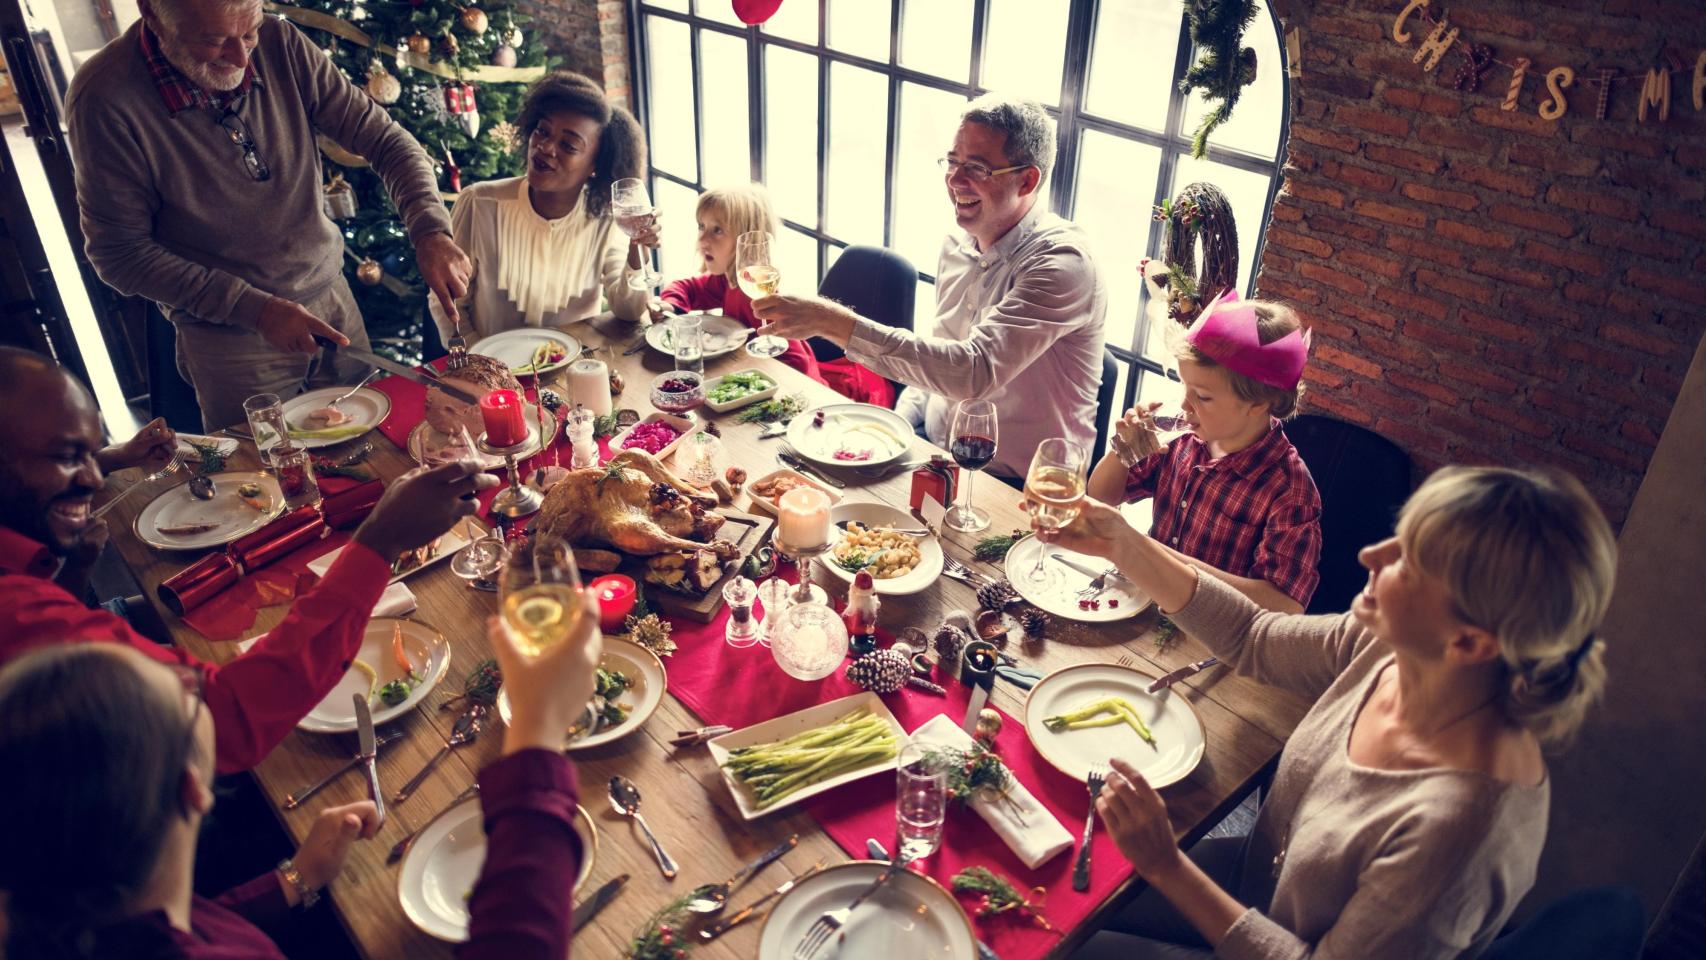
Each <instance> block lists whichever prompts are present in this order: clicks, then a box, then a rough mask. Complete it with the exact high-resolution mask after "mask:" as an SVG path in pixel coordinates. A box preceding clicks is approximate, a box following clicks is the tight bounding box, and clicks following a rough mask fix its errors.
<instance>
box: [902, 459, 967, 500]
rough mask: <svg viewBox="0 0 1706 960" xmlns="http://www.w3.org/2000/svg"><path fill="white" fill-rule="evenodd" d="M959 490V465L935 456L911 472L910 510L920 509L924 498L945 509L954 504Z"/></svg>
mask: <svg viewBox="0 0 1706 960" xmlns="http://www.w3.org/2000/svg"><path fill="white" fill-rule="evenodd" d="M959 489H960V465H959V464H957V463H955V462H954V461H952V460H949V459H948V458H947V457H944V456H942V455H941V454H937V455H935V456H933V457H931V458H930V462H929V463H926V464H925V465H924V466H922V467H919V468H918V469H917V470H914V471H912V509H913V510H919V509H922V508H923V506H924V498H925V496H929V497H930V498H932V499H934V500H935V501H936V502H937V503H940V504H941V505H942V506H944V507H945V506H947V505H948V504H951V503H953V502H954V496H955V494H957V493H958V492H959Z"/></svg>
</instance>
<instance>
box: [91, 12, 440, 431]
mask: <svg viewBox="0 0 1706 960" xmlns="http://www.w3.org/2000/svg"><path fill="white" fill-rule="evenodd" d="M138 7H139V8H140V10H141V12H142V19H141V20H140V21H139V22H138V23H136V24H134V25H133V26H132V27H131V28H130V29H129V30H127V31H126V32H125V33H124V35H123V36H121V37H118V38H117V39H115V40H113V41H112V42H111V43H108V44H107V45H106V46H105V47H104V48H102V49H101V51H100V52H99V53H97V54H95V56H94V57H92V58H90V60H89V62H88V63H86V64H84V66H83V67H82V69H80V70H78V71H77V76H76V79H75V80H74V81H73V82H72V84H71V92H70V95H69V97H68V98H67V101H66V119H67V122H68V125H69V127H70V132H71V152H72V158H73V160H74V161H75V164H76V170H77V202H78V206H79V207H80V208H81V210H82V224H83V233H84V236H85V237H87V239H88V254H89V261H90V262H91V263H92V264H94V267H95V272H96V273H98V274H100V277H101V279H102V280H105V281H106V282H107V283H108V284H109V285H111V286H112V287H113V288H114V289H116V290H118V291H119V292H120V293H124V294H129V295H138V296H144V297H147V298H148V299H150V300H153V301H154V302H156V303H158V304H159V305H160V307H161V309H162V310H163V311H164V312H165V313H166V315H167V317H168V318H170V319H171V321H172V323H173V324H174V325H175V326H176V328H177V337H178V367H179V369H180V370H181V371H182V372H183V373H184V375H185V376H186V377H187V378H188V379H189V381H190V382H191V383H192V384H193V385H194V386H195V390H196V399H197V400H198V401H199V402H200V403H201V410H202V422H203V424H204V426H205V427H207V428H208V429H213V428H216V427H222V426H225V425H228V424H231V423H236V422H240V421H241V420H242V419H243V400H244V398H246V397H248V396H249V395H251V394H256V393H277V394H280V395H281V396H286V397H288V396H290V395H292V394H294V393H296V392H297V390H298V389H299V387H300V385H302V384H303V383H304V381H307V382H308V383H310V384H311V385H319V384H328V383H337V382H345V381H347V382H353V381H354V380H355V379H356V378H358V377H359V376H360V375H361V371H360V369H359V368H357V367H356V365H355V364H354V363H353V362H352V361H349V360H343V361H341V363H342V364H344V369H337V365H338V363H339V362H340V361H339V360H338V359H337V358H336V357H335V356H333V355H323V354H320V353H319V347H318V346H317V345H316V344H315V342H314V339H313V338H314V337H315V336H316V335H318V336H323V337H329V338H331V339H333V340H335V341H337V342H339V343H340V344H344V345H350V344H353V345H355V346H358V347H363V348H365V347H366V346H367V334H366V332H365V330H364V328H363V326H362V321H361V314H360V313H359V311H358V310H357V309H356V304H355V299H354V297H353V296H352V295H351V293H350V289H349V284H348V283H347V282H346V281H345V280H344V276H343V246H344V240H343V235H342V233H341V231H340V230H339V229H338V227H337V225H336V224H334V223H333V222H332V221H331V220H330V219H328V218H327V217H326V215H325V213H324V212H323V210H322V195H323V190H324V187H323V186H322V184H321V179H320V178H321V168H320V153H319V149H318V147H317V146H316V143H315V134H316V133H323V134H325V135H326V136H327V137H328V138H329V139H331V140H333V141H335V142H337V143H339V144H341V145H343V146H344V147H346V148H348V149H350V150H352V151H354V152H355V153H358V154H360V155H361V156H363V157H365V158H367V160H368V162H369V163H371V164H372V165H373V168H374V170H375V171H377V172H378V173H379V175H380V177H381V178H383V180H384V181H385V186H386V189H387V190H388V191H389V192H390V194H391V199H392V201H393V203H394V204H395V205H396V207H397V209H398V211H400V212H401V214H402V217H403V222H404V223H405V224H406V225H407V227H408V233H409V239H410V240H411V241H412V242H413V243H414V246H415V257H416V263H417V265H418V267H419V269H420V273H421V276H422V278H423V279H425V280H426V282H427V285H428V286H429V287H431V288H432V291H433V294H434V295H435V296H437V297H438V299H439V302H440V303H441V304H443V305H444V308H445V310H446V311H447V313H449V314H451V315H454V313H455V310H456V308H455V305H454V303H453V301H454V299H455V298H457V297H460V296H463V295H465V294H466V293H467V285H468V277H469V272H470V270H471V265H470V262H469V260H468V257H467V255H466V254H464V253H463V252H462V251H461V250H460V249H458V248H457V246H456V244H455V243H454V242H452V240H451V238H450V217H449V214H447V213H446V212H445V209H444V204H443V203H442V202H441V201H440V200H439V198H438V182H437V179H436V178H435V176H434V174H433V169H432V164H431V162H430V161H429V160H428V159H427V156H426V154H425V153H424V152H423V151H422V150H421V147H420V144H418V143H416V142H415V139H414V138H413V137H411V136H409V134H408V132H407V131H405V130H404V129H403V128H402V127H400V126H398V125H397V124H396V123H394V122H392V120H391V117H390V116H389V115H388V114H387V113H386V112H385V109H384V108H383V107H381V106H379V104H377V103H375V102H374V101H373V99H372V98H370V97H368V96H367V94H366V93H364V92H362V91H361V90H358V89H357V88H355V87H354V86H352V85H351V84H350V82H349V81H348V80H347V79H345V78H344V76H343V75H342V74H341V73H340V72H339V71H338V70H337V68H336V67H334V66H333V65H332V63H331V60H330V59H329V58H328V57H327V56H326V55H325V53H324V52H322V51H321V50H319V49H318V48H317V47H315V46H314V45H313V44H312V43H310V42H309V41H308V38H307V37H305V36H303V34H302V33H301V31H299V30H297V29H296V28H295V27H294V26H292V25H290V24H289V23H286V22H284V21H282V20H277V19H273V18H270V17H264V16H263V15H262V13H261V3H260V0H141V2H140V3H139V4H138Z"/></svg>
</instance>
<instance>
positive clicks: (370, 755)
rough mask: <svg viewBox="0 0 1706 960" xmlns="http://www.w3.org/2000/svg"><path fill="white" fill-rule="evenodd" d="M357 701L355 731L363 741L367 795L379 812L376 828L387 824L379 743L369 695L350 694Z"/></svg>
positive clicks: (362, 758)
mask: <svg viewBox="0 0 1706 960" xmlns="http://www.w3.org/2000/svg"><path fill="white" fill-rule="evenodd" d="M350 696H351V698H352V699H354V701H355V731H356V737H357V738H358V739H359V741H360V743H361V760H362V763H363V764H365V765H366V767H367V795H368V796H370V797H372V798H373V806H374V808H375V809H376V810H378V812H379V819H378V821H377V823H376V825H375V826H374V829H375V830H378V829H379V827H382V826H384V825H385V796H384V794H383V793H382V792H381V791H380V789H379V763H378V760H379V744H378V743H377V742H376V741H375V739H374V736H373V714H372V713H371V712H370V711H369V710H368V708H367V697H366V696H364V695H362V694H359V693H353V694H350Z"/></svg>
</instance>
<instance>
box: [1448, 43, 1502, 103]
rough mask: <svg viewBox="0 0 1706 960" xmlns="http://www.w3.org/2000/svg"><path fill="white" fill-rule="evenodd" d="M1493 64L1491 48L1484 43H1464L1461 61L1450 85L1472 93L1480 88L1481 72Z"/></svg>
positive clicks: (1484, 71)
mask: <svg viewBox="0 0 1706 960" xmlns="http://www.w3.org/2000/svg"><path fill="white" fill-rule="evenodd" d="M1492 65H1493V48H1492V47H1489V46H1487V45H1486V44H1484V43H1471V44H1466V45H1465V49H1464V51H1463V63H1462V64H1461V65H1460V66H1459V67H1458V68H1457V76H1456V77H1454V78H1452V81H1451V85H1452V86H1453V87H1455V88H1457V89H1458V90H1462V91H1465V92H1467V93H1474V92H1475V91H1476V90H1479V89H1480V88H1481V74H1483V73H1486V72H1487V68H1488V67H1491V66H1492Z"/></svg>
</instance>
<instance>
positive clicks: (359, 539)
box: [0, 347, 497, 773]
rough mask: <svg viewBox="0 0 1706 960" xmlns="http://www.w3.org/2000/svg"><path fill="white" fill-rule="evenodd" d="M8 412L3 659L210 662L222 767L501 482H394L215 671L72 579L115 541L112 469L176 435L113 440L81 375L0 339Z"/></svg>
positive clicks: (227, 767)
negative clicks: (108, 488)
mask: <svg viewBox="0 0 1706 960" xmlns="http://www.w3.org/2000/svg"><path fill="white" fill-rule="evenodd" d="M0 410H6V411H9V415H8V416H5V417H0V664H3V663H5V662H6V661H8V660H11V659H13V658H15V657H18V656H20V655H21V654H23V653H24V652H26V651H28V650H31V649H34V648H36V647H40V646H44V645H56V644H64V643H78V642H86V641H104V642H108V643H118V644H124V645H126V646H130V647H134V648H135V649H137V650H139V651H141V652H142V653H144V654H145V655H147V656H149V657H151V658H153V659H155V660H159V661H161V662H163V663H176V664H183V665H187V666H195V667H199V668H201V669H204V670H205V672H206V680H207V687H206V694H207V705H208V710H209V712H210V713H211V714H212V716H213V719H214V727H215V729H216V730H217V731H218V734H219V736H218V740H217V745H216V752H215V761H216V766H217V768H218V770H219V772H220V773H233V772H236V771H240V770H246V769H248V768H249V767H252V766H254V765H255V764H256V763H259V762H260V759H261V758H262V757H264V756H266V755H267V752H268V751H270V750H271V749H272V748H273V747H274V746H275V745H276V744H277V743H278V742H279V741H280V740H282V739H283V738H284V736H285V735H286V734H288V733H289V732H290V731H291V730H292V729H293V728H295V726H296V724H297V722H298V721H300V720H301V719H302V718H303V717H304V716H306V715H307V714H308V711H310V710H312V709H314V705H315V704H316V703H319V702H320V699H321V698H322V697H324V696H325V695H326V693H327V692H328V691H330V690H331V689H332V687H334V686H336V685H337V682H338V680H339V679H340V678H341V677H343V675H344V671H346V670H348V669H349V664H350V659H351V658H352V657H354V656H355V651H356V650H358V649H360V646H361V637H362V632H363V630H364V629H365V628H366V626H367V620H368V617H369V615H370V614H371V613H372V611H373V605H374V604H375V603H377V602H378V601H379V595H380V594H381V593H382V592H384V590H385V585H386V583H387V582H388V581H389V580H390V576H391V561H392V559H394V558H396V557H397V556H398V555H400V554H401V553H402V552H403V551H405V550H410V549H413V548H415V547H419V546H423V545H425V544H427V543H429V542H431V541H432V539H433V538H434V537H436V536H438V535H439V534H441V533H443V532H444V531H445V530H448V529H450V527H451V526H452V525H454V524H455V523H457V522H458V521H460V520H461V518H462V517H464V516H466V515H467V514H470V513H472V512H474V509H475V504H474V502H473V501H472V500H463V499H461V497H462V496H465V495H471V494H472V493H473V492H474V491H476V490H479V489H482V488H485V487H490V486H494V485H496V483H497V478H495V477H492V476H489V475H487V474H484V473H481V472H480V471H479V469H478V467H476V466H473V465H469V464H462V463H450V464H445V465H443V466H440V467H434V468H433V469H431V470H423V471H418V472H415V473H412V474H409V475H406V476H405V477H403V478H401V479H399V480H397V481H394V482H393V483H391V485H390V486H389V488H388V489H387V490H386V491H385V495H384V496H383V497H382V498H381V499H380V501H379V504H378V505H377V506H376V507H374V510H373V513H372V514H371V515H369V516H368V518H367V519H366V520H365V521H363V522H362V525H361V526H360V527H359V528H357V530H356V531H355V534H354V537H353V538H352V541H351V546H350V547H349V549H346V550H345V551H344V552H343V553H342V554H341V555H340V556H339V557H338V559H337V561H336V562H335V563H333V564H332V568H331V569H330V570H328V571H327V572H326V575H325V576H324V577H322V578H321V579H320V582H319V583H317V584H315V585H314V587H313V588H311V589H310V590H308V592H306V593H305V594H303V595H302V596H301V597H298V598H297V600H296V602H295V603H294V604H293V605H292V606H291V609H290V612H289V613H288V614H287V615H286V616H285V618H284V620H283V621H281V622H280V623H279V624H278V625H277V626H276V627H274V628H273V629H272V630H270V631H268V633H267V635H266V636H265V637H263V638H262V639H261V640H260V641H259V642H258V643H256V644H255V645H254V647H253V648H251V649H250V650H249V652H247V653H245V654H243V655H242V656H239V657H237V658H236V659H234V660H232V661H231V662H229V663H227V664H225V665H224V666H219V667H215V666H212V665H209V664H204V663H201V662H200V661H198V660H196V659H195V658H194V657H192V656H190V655H189V654H188V653H185V652H183V651H181V650H173V649H169V648H167V647H162V646H159V645H158V644H155V643H154V642H152V641H150V640H148V639H147V638H145V637H143V636H142V635H140V634H138V633H137V632H136V631H135V630H133V629H131V626H130V624H128V623H126V622H125V621H124V620H122V619H120V618H119V617H116V616H114V615H113V614H111V613H108V612H107V611H105V610H98V609H90V608H89V607H87V606H85V605H84V604H83V603H82V601H80V600H79V599H77V596H76V593H77V592H80V589H81V588H80V587H78V586H77V585H75V584H67V583H66V581H67V580H81V579H83V578H85V577H86V575H87V568H86V561H87V560H89V559H92V556H93V549H92V548H98V545H99V543H101V542H104V540H105V535H106V527H105V524H104V523H103V522H102V521H99V520H92V519H91V518H90V516H89V513H90V511H89V508H90V505H91V504H92V502H93V500H94V497H95V494H96V493H97V492H99V491H100V489H101V486H102V485H103V483H104V482H105V480H104V478H105V474H106V472H107V471H108V470H112V469H118V468H121V467H124V466H128V465H134V464H138V463H149V462H153V463H163V462H164V458H169V457H170V456H171V453H170V450H171V447H172V445H173V444H175V442H176V440H175V438H174V437H173V436H172V433H171V431H170V430H167V429H165V427H164V425H161V424H150V425H149V426H148V427H145V428H144V430H143V439H142V440H140V441H131V442H130V443H128V444H126V445H124V446H122V447H119V448H112V447H103V446H102V441H101V420H100V411H99V410H98V409H97V408H96V406H95V401H94V398H92V397H90V396H89V392H88V391H87V390H85V389H84V388H83V385H82V384H80V383H78V382H77V381H76V380H75V379H74V378H72V377H71V376H70V375H69V374H68V373H66V371H65V370H63V369H62V368H60V367H59V366H57V365H56V364H54V362H53V361H52V360H51V359H49V358H46V357H43V356H40V355H38V354H34V353H30V352H28V351H25V350H19V349H17V348H15V347H0ZM24 411H28V413H27V414H26V413H24ZM162 447H163V448H164V450H163V451H162V450H161V448H162ZM162 452H163V453H164V457H162V456H161V454H162Z"/></svg>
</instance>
